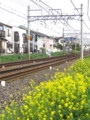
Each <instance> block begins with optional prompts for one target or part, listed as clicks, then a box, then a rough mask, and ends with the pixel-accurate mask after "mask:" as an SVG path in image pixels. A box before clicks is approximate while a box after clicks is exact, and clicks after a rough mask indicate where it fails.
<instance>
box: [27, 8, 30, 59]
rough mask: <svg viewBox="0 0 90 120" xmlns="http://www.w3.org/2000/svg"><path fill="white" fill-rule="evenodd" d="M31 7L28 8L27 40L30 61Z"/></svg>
mask: <svg viewBox="0 0 90 120" xmlns="http://www.w3.org/2000/svg"><path fill="white" fill-rule="evenodd" d="M29 16H30V6H28V7H27V29H28V30H27V40H28V59H30V17H29Z"/></svg>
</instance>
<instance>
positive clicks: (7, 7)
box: [0, 0, 90, 36]
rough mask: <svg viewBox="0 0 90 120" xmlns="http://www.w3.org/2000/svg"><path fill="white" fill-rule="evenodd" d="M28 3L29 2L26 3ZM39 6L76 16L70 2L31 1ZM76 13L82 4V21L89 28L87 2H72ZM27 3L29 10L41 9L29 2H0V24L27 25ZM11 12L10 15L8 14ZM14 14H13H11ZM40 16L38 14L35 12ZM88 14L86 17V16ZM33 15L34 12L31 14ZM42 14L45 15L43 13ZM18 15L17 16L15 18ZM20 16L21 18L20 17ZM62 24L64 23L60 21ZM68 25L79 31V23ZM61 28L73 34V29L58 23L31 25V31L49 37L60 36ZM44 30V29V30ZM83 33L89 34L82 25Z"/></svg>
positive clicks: (15, 0)
mask: <svg viewBox="0 0 90 120" xmlns="http://www.w3.org/2000/svg"><path fill="white" fill-rule="evenodd" d="M28 1H29V2H28ZM33 1H35V2H37V3H38V4H40V5H43V7H45V4H44V3H46V4H47V5H49V6H50V7H52V8H53V9H61V10H62V14H69V15H71V14H72V15H73V14H78V12H77V11H76V10H75V8H74V6H73V5H72V3H71V1H70V0H42V1H43V2H44V3H42V2H40V0H33ZM72 1H73V3H74V5H75V6H76V8H78V11H79V12H80V5H81V4H83V15H84V16H83V20H84V22H85V24H86V25H87V26H88V27H89V28H90V21H89V19H88V16H90V12H89V4H88V3H89V2H88V0H72ZM28 3H29V4H30V6H31V9H41V8H40V7H37V5H35V4H34V3H32V2H30V0H0V22H4V23H6V24H9V25H13V26H18V25H25V26H26V25H27V20H26V19H25V18H26V15H27V5H28ZM10 11H11V13H10ZM12 12H13V13H15V14H16V15H15V14H13V13H12ZM35 13H37V14H40V13H39V12H35ZM87 13H88V16H87ZM31 14H32V15H34V12H31ZM42 14H46V13H45V11H44V12H43V13H42ZM17 15H18V16H17ZM21 16H22V17H21ZM62 22H63V23H64V21H62ZM68 23H69V24H70V26H72V28H73V29H74V30H80V21H77V20H69V21H68ZM63 27H64V30H65V31H70V32H74V30H73V29H71V28H70V27H68V26H67V25H66V24H64V25H63V24H61V22H60V21H57V22H56V23H53V21H46V22H42V21H40V22H33V23H31V29H35V30H37V31H42V32H44V33H46V34H50V35H53V36H54V35H58V36H60V35H62V32H63ZM44 28H45V29H44ZM83 31H84V32H90V30H89V29H87V27H85V25H83Z"/></svg>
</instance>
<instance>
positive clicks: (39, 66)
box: [0, 56, 77, 81]
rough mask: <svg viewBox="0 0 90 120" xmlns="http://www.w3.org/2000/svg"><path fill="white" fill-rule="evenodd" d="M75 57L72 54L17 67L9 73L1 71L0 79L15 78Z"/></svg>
mask: <svg viewBox="0 0 90 120" xmlns="http://www.w3.org/2000/svg"><path fill="white" fill-rule="evenodd" d="M76 58H77V57H76V56H72V57H69V58H66V59H62V60H60V59H57V60H53V61H52V62H51V61H46V62H41V63H39V64H36V65H32V67H28V68H27V69H19V70H15V71H11V72H9V73H6V72H5V73H3V74H2V73H1V75H0V80H6V81H8V80H10V79H14V78H15V79H16V78H17V77H22V76H23V75H28V74H31V73H33V72H37V71H40V70H42V69H45V68H49V67H50V66H55V65H59V64H62V63H65V62H66V61H71V60H75V59H76Z"/></svg>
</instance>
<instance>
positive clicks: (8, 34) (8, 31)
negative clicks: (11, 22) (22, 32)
mask: <svg viewBox="0 0 90 120" xmlns="http://www.w3.org/2000/svg"><path fill="white" fill-rule="evenodd" d="M7 37H10V30H9V29H7Z"/></svg>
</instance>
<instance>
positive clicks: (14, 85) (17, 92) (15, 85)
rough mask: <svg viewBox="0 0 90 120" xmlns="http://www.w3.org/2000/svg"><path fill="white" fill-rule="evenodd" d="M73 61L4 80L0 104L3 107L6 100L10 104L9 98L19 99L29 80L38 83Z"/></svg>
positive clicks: (25, 91)
mask: <svg viewBox="0 0 90 120" xmlns="http://www.w3.org/2000/svg"><path fill="white" fill-rule="evenodd" d="M73 62H74V61H70V62H66V63H64V64H62V65H58V66H55V67H49V68H47V69H45V70H42V71H37V72H36V73H33V74H31V75H30V76H25V77H23V78H18V79H16V80H13V81H9V82H6V85H5V86H2V85H1V84H0V106H2V107H3V108H4V106H5V104H4V103H5V102H7V103H8V104H10V100H13V99H14V100H15V101H19V100H20V99H21V96H22V93H27V92H28V87H30V81H31V80H33V81H35V84H36V85H38V84H39V83H40V82H43V81H48V80H50V79H51V77H52V76H54V74H55V72H57V69H58V71H60V72H64V68H66V69H67V68H68V67H69V66H71V65H72V63H73ZM29 90H30V88H29ZM12 96H13V97H12Z"/></svg>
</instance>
